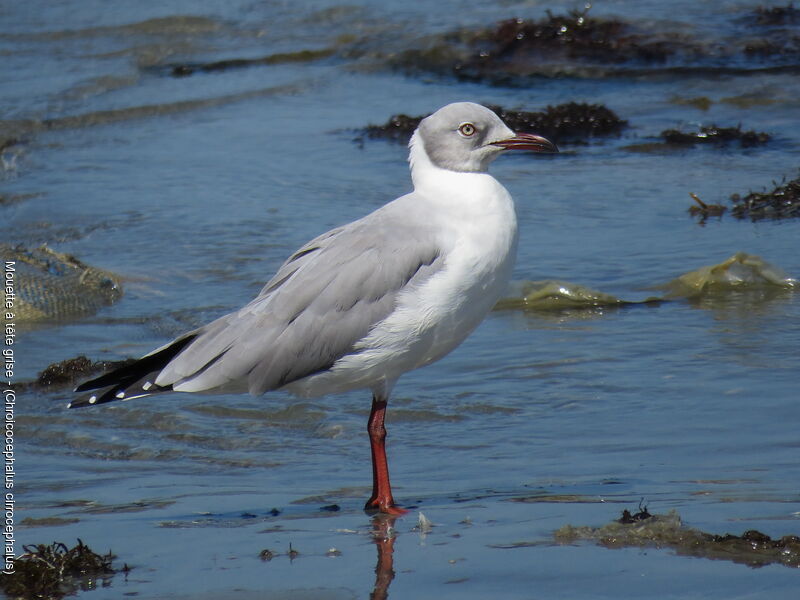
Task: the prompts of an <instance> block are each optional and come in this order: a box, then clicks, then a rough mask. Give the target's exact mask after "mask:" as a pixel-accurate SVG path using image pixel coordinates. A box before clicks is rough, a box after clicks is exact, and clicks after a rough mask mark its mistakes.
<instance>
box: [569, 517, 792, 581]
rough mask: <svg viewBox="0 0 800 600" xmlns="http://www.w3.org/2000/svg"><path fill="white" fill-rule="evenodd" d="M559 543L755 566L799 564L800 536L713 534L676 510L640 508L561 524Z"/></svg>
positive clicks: (753, 533) (759, 533) (751, 533)
mask: <svg viewBox="0 0 800 600" xmlns="http://www.w3.org/2000/svg"><path fill="white" fill-rule="evenodd" d="M554 537H555V539H556V541H557V542H559V543H566V544H570V543H575V542H577V541H581V540H589V541H594V542H596V543H597V544H598V545H599V546H603V547H605V548H614V549H616V548H629V547H639V548H647V547H655V548H671V549H672V550H674V551H675V553H676V554H678V555H682V556H694V557H699V558H708V559H712V560H729V561H732V562H734V563H740V564H745V565H747V566H749V567H753V568H758V567H763V566H766V565H770V564H780V565H783V566H786V567H792V568H798V567H800V537H798V536H796V535H785V536H783V537H781V538H779V539H773V538H771V537H770V536H768V535H767V534H765V533H762V532H760V531H757V530H755V529H750V530H747V531H745V532H744V533H742V535H734V534H730V533H726V534H723V535H717V534H713V533H706V532H704V531H700V530H699V529H694V528H691V527H686V526H685V525H684V524H683V523H682V522H681V518H680V515H678V513H677V512H675V511H674V510H673V511H670V512H669V513H667V514H664V515H658V514H650V513H649V512H647V509H646V508H645V509H643V510H642V509H641V508H640V511H639V512H638V513H636V514H635V515H631V514H630V512H629V511H627V510H626V511H623V514H622V518H620V519H617V520H614V521H611V522H610V523H607V524H606V525H603V526H602V527H587V526H578V527H576V526H573V525H565V526H564V527H562V528H560V529H559V530H558V531H556V532H555V533H554Z"/></svg>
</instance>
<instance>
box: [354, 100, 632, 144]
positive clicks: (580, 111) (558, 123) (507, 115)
mask: <svg viewBox="0 0 800 600" xmlns="http://www.w3.org/2000/svg"><path fill="white" fill-rule="evenodd" d="M487 107H488V108H489V109H491V110H493V111H494V112H495V113H497V115H498V116H499V117H500V118H501V119H502V120H503V121H504V122H505V123H506V125H508V126H509V127H510V128H511V129H513V130H514V131H519V132H527V133H537V134H539V135H543V136H545V137H547V138H549V139H550V140H551V141H553V142H555V143H557V144H558V143H565V142H567V143H569V142H572V143H576V142H585V140H586V139H587V138H592V137H598V136H609V135H618V134H619V133H620V132H621V131H622V130H623V129H624V128H625V127H626V126H627V125H628V122H627V121H625V120H624V119H620V118H619V117H618V116H617V114H616V113H615V112H614V111H612V110H611V109H609V108H606V107H605V106H603V105H602V104H586V103H580V102H567V103H565V104H558V105H556V106H548V107H546V108H545V109H544V111H540V112H529V111H520V110H506V109H505V108H503V107H501V106H497V105H493V104H488V105H487ZM425 116H427V115H425ZM425 116H418V117H410V116H408V115H403V114H399V115H392V116H391V117H390V118H389V120H388V121H387V122H386V123H384V124H383V125H368V126H367V127H365V128H364V129H363V130H362V132H361V133H362V134H363V135H364V136H366V137H368V138H371V139H378V138H381V139H389V140H393V141H397V142H402V143H406V142H408V140H409V138H410V137H411V134H412V133H413V132H414V130H415V129H416V128H417V125H419V122H420V121H421V120H422V119H424V118H425Z"/></svg>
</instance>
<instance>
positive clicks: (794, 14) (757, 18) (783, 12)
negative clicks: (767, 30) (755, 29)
mask: <svg viewBox="0 0 800 600" xmlns="http://www.w3.org/2000/svg"><path fill="white" fill-rule="evenodd" d="M749 17H750V19H751V20H752V22H754V23H755V24H756V25H762V26H767V27H769V26H775V25H793V24H795V23H800V9H798V8H795V7H794V4H793V3H792V2H790V3H789V4H787V5H786V6H759V7H758V8H756V9H755V10H754V11H753V12H752V13H751V14H750V15H749Z"/></svg>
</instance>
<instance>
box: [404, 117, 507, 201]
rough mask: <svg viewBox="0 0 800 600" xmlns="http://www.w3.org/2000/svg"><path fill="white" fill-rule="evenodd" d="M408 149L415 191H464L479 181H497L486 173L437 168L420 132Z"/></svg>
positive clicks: (415, 135) (412, 138)
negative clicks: (426, 149) (429, 155)
mask: <svg viewBox="0 0 800 600" xmlns="http://www.w3.org/2000/svg"><path fill="white" fill-rule="evenodd" d="M408 147H409V153H408V162H409V164H410V165H411V181H412V182H413V183H414V189H415V190H416V191H419V192H424V191H426V190H430V191H434V190H439V191H443V190H455V189H462V190H463V189H465V188H468V187H469V186H470V184H477V183H478V182H479V181H481V182H483V181H484V180H486V179H487V178H488V179H491V180H492V181H495V180H494V178H493V177H492V176H491V175H489V174H488V173H486V172H481V173H472V172H470V173H466V172H460V171H450V170H449V169H443V168H442V167H438V166H436V165H435V164H433V162H431V159H430V158H429V157H428V153H427V152H426V151H425V144H424V143H423V142H422V139H421V138H420V135H419V132H417V131H415V132H414V135H412V136H411V141H410V142H409V143H408ZM484 185H485V182H484Z"/></svg>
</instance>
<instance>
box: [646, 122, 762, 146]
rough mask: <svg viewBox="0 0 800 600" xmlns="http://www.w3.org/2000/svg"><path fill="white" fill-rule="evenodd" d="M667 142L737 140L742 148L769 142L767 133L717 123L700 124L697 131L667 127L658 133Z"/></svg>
mask: <svg viewBox="0 0 800 600" xmlns="http://www.w3.org/2000/svg"><path fill="white" fill-rule="evenodd" d="M660 136H661V138H662V139H663V140H664V141H665V142H666V143H667V144H674V145H681V146H694V145H695V144H717V145H723V144H731V143H735V142H738V143H739V145H740V146H741V147H742V148H752V147H753V146H761V145H763V144H766V143H767V142H769V140H770V139H771V138H770V135H769V134H768V133H763V132H756V131H742V126H741V125H738V126H736V127H719V126H718V125H707V126H701V127H700V128H699V130H698V131H680V130H677V129H667V130H665V131H662V132H661V134H660Z"/></svg>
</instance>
